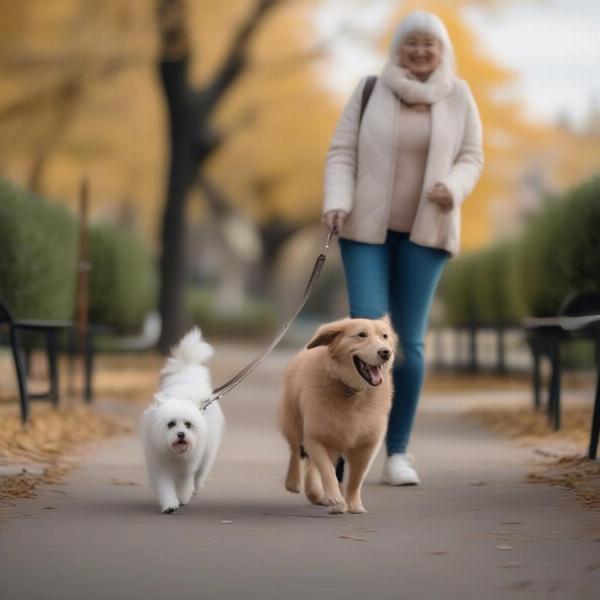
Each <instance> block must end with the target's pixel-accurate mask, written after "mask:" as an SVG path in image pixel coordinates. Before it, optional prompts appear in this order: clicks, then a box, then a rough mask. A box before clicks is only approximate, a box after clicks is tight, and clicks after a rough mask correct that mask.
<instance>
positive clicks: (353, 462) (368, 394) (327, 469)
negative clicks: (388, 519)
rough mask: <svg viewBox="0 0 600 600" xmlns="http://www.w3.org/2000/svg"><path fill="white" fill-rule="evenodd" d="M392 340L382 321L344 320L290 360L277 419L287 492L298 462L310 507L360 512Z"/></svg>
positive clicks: (382, 411)
mask: <svg viewBox="0 0 600 600" xmlns="http://www.w3.org/2000/svg"><path fill="white" fill-rule="evenodd" d="M397 341H398V338H397V336H396V334H395V333H394V330H393V328H392V324H391V322H390V319H389V317H388V316H387V315H386V316H385V317H383V318H382V319H378V320H371V319H350V318H347V319H342V320H340V321H335V322H333V323H329V324H326V325H322V326H321V327H319V328H318V329H317V331H316V333H315V335H314V337H313V338H312V340H311V341H310V342H309V343H308V345H307V346H306V348H305V349H303V350H302V351H300V352H299V353H298V354H297V355H296V356H295V357H294V358H293V359H292V361H291V362H290V364H289V365H288V367H287V369H286V372H285V380H284V397H283V403H282V410H281V415H280V425H281V430H282V432H283V435H284V436H285V438H286V440H287V441H288V443H289V446H290V451H291V456H290V463H289V468H288V472H287V477H286V482H285V487H286V489H287V490H289V491H290V492H294V493H299V492H300V485H301V479H302V458H303V456H304V457H305V458H306V459H307V463H306V469H305V474H304V491H305V493H306V496H307V498H308V499H309V500H310V501H311V502H312V503H313V504H323V505H325V506H331V507H332V508H331V510H330V512H331V513H344V512H346V511H349V512H352V513H364V512H366V510H365V508H364V506H363V504H362V500H361V488H362V484H363V481H364V478H365V475H366V473H367V471H368V469H369V467H370V466H371V462H372V461H373V458H374V457H375V454H376V453H377V450H378V449H379V447H380V445H381V442H382V441H383V436H384V435H385V431H386V427H387V420H388V414H389V411H390V408H391V403H392V392H393V387H392V375H391V366H392V364H393V361H394V356H395V351H396V345H397ZM306 455H308V456H306ZM340 456H343V457H344V458H345V459H346V460H347V462H348V466H349V468H350V475H349V479H348V484H347V487H346V494H345V497H344V496H343V495H342V491H341V488H340V485H339V484H338V482H337V479H336V475H335V467H334V465H335V462H336V461H337V459H338V457H340Z"/></svg>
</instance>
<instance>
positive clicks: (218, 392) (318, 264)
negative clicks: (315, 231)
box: [201, 231, 332, 410]
mask: <svg viewBox="0 0 600 600" xmlns="http://www.w3.org/2000/svg"><path fill="white" fill-rule="evenodd" d="M331 236H332V232H331V231H328V232H327V239H326V240H325V246H324V249H323V252H322V253H321V254H319V256H318V257H317V260H316V261H315V265H314V267H313V270H312V273H311V274H310V278H309V280H308V283H307V284H306V289H305V290H304V295H303V296H302V300H301V302H300V305H299V306H298V308H297V309H296V311H295V312H294V314H293V315H292V317H291V318H290V320H289V321H287V323H284V325H283V326H282V328H281V330H280V331H279V333H278V334H277V335H276V336H275V339H273V341H272V342H271V343H270V344H269V346H268V347H267V349H266V350H265V351H264V352H263V353H262V354H260V355H259V356H257V357H256V358H255V359H254V360H253V361H252V362H251V363H249V364H248V365H246V366H245V367H244V368H243V369H242V370H241V371H240V372H239V373H237V374H236V375H234V376H233V377H232V378H231V379H230V380H229V381H227V382H225V383H224V384H223V385H221V386H219V387H217V388H215V389H214V390H213V395H212V396H211V397H210V398H209V399H208V400H206V401H205V403H204V404H203V405H202V407H201V409H202V410H206V409H207V408H208V407H209V406H210V405H211V404H212V403H213V402H216V401H217V400H220V399H221V398H222V397H223V396H225V394H227V393H229V392H230V391H231V390H232V389H233V388H234V387H235V386H236V385H237V384H238V383H240V382H241V381H242V380H243V379H245V378H246V377H248V375H250V373H252V371H254V369H256V367H258V366H259V365H260V364H261V363H262V362H263V360H264V359H265V358H267V356H268V355H269V354H270V353H271V352H272V351H273V350H274V349H275V346H277V344H279V342H280V341H281V340H282V338H283V336H284V335H285V334H286V333H287V331H288V329H289V328H290V327H291V325H292V323H293V322H294V321H295V320H296V318H297V317H298V315H299V314H300V311H301V310H302V309H303V308H304V305H305V304H306V301H307V300H308V298H309V296H310V294H311V292H312V290H313V287H314V286H315V284H316V283H317V280H318V279H319V275H320V274H321V270H322V268H323V265H324V264H325V259H326V258H327V251H328V250H329V243H330V241H331Z"/></svg>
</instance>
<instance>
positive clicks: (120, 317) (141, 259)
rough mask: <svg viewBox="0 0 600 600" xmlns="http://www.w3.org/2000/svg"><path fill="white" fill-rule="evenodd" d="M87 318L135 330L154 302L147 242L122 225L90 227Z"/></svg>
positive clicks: (154, 278)
mask: <svg viewBox="0 0 600 600" xmlns="http://www.w3.org/2000/svg"><path fill="white" fill-rule="evenodd" d="M90 259H91V262H92V271H91V275H90V320H91V321H92V322H94V323H103V324H106V325H111V326H114V327H116V328H117V329H118V330H120V331H123V332H127V331H137V330H139V329H140V327H141V326H142V324H143V322H144V318H145V317H146V315H147V314H148V312H149V311H150V310H152V309H153V308H154V307H155V305H156V297H157V289H158V276H157V272H156V267H155V265H154V261H153V259H152V257H151V255H150V252H149V251H148V249H147V248H146V246H145V245H144V244H143V243H142V242H141V241H140V239H139V238H137V237H136V236H135V235H133V234H132V233H130V232H129V231H127V230H125V229H123V228H117V227H114V226H112V225H108V224H98V225H93V226H92V227H91V228H90Z"/></svg>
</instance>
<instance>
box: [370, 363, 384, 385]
mask: <svg viewBox="0 0 600 600" xmlns="http://www.w3.org/2000/svg"><path fill="white" fill-rule="evenodd" d="M367 367H368V369H369V373H370V375H371V381H372V382H373V385H379V384H380V383H381V382H382V381H383V377H381V371H380V370H379V367H372V366H371V365H367Z"/></svg>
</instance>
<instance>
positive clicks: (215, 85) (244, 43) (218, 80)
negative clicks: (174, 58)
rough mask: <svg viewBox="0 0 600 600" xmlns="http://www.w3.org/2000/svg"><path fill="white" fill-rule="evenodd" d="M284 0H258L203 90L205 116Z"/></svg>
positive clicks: (237, 72) (235, 74)
mask: <svg viewBox="0 0 600 600" xmlns="http://www.w3.org/2000/svg"><path fill="white" fill-rule="evenodd" d="M282 3H283V0H257V2H256V4H255V6H254V10H253V11H252V12H251V13H250V15H249V16H248V18H247V20H246V22H245V23H244V24H243V25H242V26H241V27H240V29H239V30H238V32H237V34H236V35H235V37H234V38H233V40H232V42H231V46H230V50H229V52H227V53H226V55H225V56H226V58H225V60H224V62H223V64H222V65H221V67H220V68H219V69H218V70H217V73H216V75H215V77H214V78H213V81H212V83H211V84H210V85H209V86H208V87H207V88H206V89H205V90H204V91H203V118H208V116H209V115H210V113H212V111H213V110H214V109H215V107H216V106H217V104H218V103H219V101H220V99H221V98H222V97H223V95H224V94H225V92H227V90H228V89H229V87H230V86H231V84H232V83H233V82H234V81H235V79H236V78H237V77H238V75H239V74H240V72H241V71H242V70H243V69H244V67H245V66H246V64H247V59H248V57H247V51H248V45H249V42H250V40H251V38H252V35H253V34H254V33H255V31H256V29H258V27H259V25H260V24H261V23H262V21H263V19H264V17H265V16H266V14H267V13H268V12H269V11H270V10H271V9H272V8H274V7H275V6H277V5H278V4H282Z"/></svg>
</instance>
